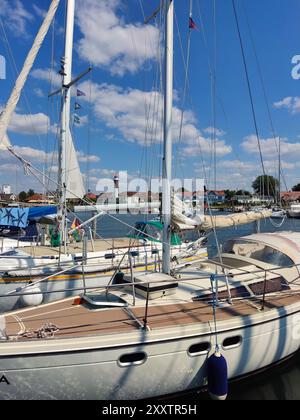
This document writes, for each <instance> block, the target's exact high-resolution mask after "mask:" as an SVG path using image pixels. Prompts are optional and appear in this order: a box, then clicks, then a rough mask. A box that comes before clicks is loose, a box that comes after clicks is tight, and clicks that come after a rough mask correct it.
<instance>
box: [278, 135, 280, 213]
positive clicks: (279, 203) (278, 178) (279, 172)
mask: <svg viewBox="0 0 300 420" xmlns="http://www.w3.org/2000/svg"><path fill="white" fill-rule="evenodd" d="M278 139H279V140H278V142H279V145H278V148H279V152H278V154H279V159H278V165H279V171H278V182H279V185H278V204H279V207H281V138H280V137H279V138H278Z"/></svg>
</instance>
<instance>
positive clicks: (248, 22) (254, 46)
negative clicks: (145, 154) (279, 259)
mask: <svg viewBox="0 0 300 420" xmlns="http://www.w3.org/2000/svg"><path fill="white" fill-rule="evenodd" d="M242 7H243V10H244V14H245V17H246V22H247V27H248V31H249V35H250V41H251V44H252V48H253V52H254V56H255V60H256V64H257V67H258V73H259V78H260V81H261V85H262V89H263V94H264V99H265V103H266V108H267V112H268V117H269V121H270V126H271V130H272V134H273V137H274V141H275V145H276V149H277V153H278V154H279V148H280V146H279V144H280V142H281V136H278V135H277V134H276V130H275V125H274V122H273V118H272V114H271V109H270V105H269V100H268V93H267V88H266V84H265V81H264V77H263V72H262V68H261V65H260V60H259V57H258V53H257V48H256V45H255V41H254V37H253V32H252V29H251V25H250V21H249V16H248V13H247V9H246V7H245V4H244V2H242ZM277 141H278V142H277ZM281 175H282V178H283V181H284V184H285V188H286V190H288V187H287V182H286V179H285V175H284V171H283V167H282V166H281Z"/></svg>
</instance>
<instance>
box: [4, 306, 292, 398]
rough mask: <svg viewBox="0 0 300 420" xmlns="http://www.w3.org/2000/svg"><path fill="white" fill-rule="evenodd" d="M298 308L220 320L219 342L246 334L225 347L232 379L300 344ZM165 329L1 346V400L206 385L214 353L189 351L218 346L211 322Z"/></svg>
mask: <svg viewBox="0 0 300 420" xmlns="http://www.w3.org/2000/svg"><path fill="white" fill-rule="evenodd" d="M293 306H294V308H293V311H289V310H288V309H287V308H281V309H278V311H276V312H277V314H275V315H274V311H272V312H273V314H272V315H270V314H269V315H265V314H263V315H262V316H260V319H257V320H256V321H255V322H254V321H249V320H247V319H243V322H241V321H239V322H237V320H235V321H234V322H230V323H227V324H225V323H224V322H222V323H221V324H218V330H219V333H218V339H219V343H220V344H222V343H224V341H225V340H226V339H228V338H232V337H240V338H241V340H240V343H239V344H238V345H235V346H231V347H230V346H229V347H227V348H224V347H223V349H222V353H223V355H224V357H225V358H226V360H227V363H228V372H229V379H235V378H239V377H242V376H245V375H249V374H251V373H253V372H256V371H258V370H261V369H265V368H267V367H268V366H272V365H273V364H274V363H277V362H279V361H281V360H283V359H285V358H287V357H289V356H290V355H292V354H294V353H295V352H296V351H297V350H298V349H299V346H300V318H299V312H300V304H299V305H297V306H298V307H297V308H296V307H295V305H293ZM163 331H164V330H161V331H156V332H147V333H145V332H140V334H139V336H133V335H128V334H127V335H126V337H125V336H124V338H122V336H120V337H118V343H116V341H115V339H114V338H113V337H112V336H107V337H103V336H102V337H98V338H97V337H94V338H93V337H90V339H87V338H85V340H84V341H81V339H78V340H74V339H72V340H71V339H70V340H55V339H54V340H46V342H45V340H42V341H43V343H41V344H40V342H39V341H37V342H36V343H34V344H33V343H32V342H31V343H28V342H27V343H26V342H25V344H24V342H23V343H22V342H20V343H19V342H16V343H9V342H3V343H0V378H1V377H2V378H3V379H2V380H1V382H0V398H1V399H3V400H4V399H61V400H66V399H72V400H73V399H80V400H86V399H96V400H122V399H128V400H130V399H132V400H135V399H143V398H149V397H158V396H164V395H168V394H175V393H180V392H186V391H189V390H194V389H201V388H203V387H205V386H206V385H207V374H206V361H207V358H208V356H209V354H208V353H207V352H206V353H202V354H195V355H191V354H190V353H189V349H190V348H191V346H192V345H195V344H199V343H207V342H209V343H211V346H213V343H214V335H213V334H212V333H211V330H209V327H208V325H206V324H204V323H201V324H199V325H198V328H197V327H194V328H193V330H192V329H190V330H189V331H186V332H185V333H183V329H182V328H181V329H179V330H176V329H172V330H168V332H166V331H165V333H164V332H163ZM197 331H198V332H197ZM35 346H36V349H35V350H34V347H35ZM29 349H30V350H29ZM212 350H213V347H211V351H212ZM136 352H144V354H145V356H146V357H145V360H144V361H143V362H142V363H140V364H136V365H134V364H132V365H130V366H122V365H121V364H120V358H121V357H122V356H124V355H125V354H132V353H136Z"/></svg>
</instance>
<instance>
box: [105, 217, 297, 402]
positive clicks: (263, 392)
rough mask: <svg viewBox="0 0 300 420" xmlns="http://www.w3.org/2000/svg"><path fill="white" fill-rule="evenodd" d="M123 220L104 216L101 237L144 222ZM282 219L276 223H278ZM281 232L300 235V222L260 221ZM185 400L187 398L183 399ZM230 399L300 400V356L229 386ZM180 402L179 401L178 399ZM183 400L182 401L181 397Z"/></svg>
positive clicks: (242, 231)
mask: <svg viewBox="0 0 300 420" xmlns="http://www.w3.org/2000/svg"><path fill="white" fill-rule="evenodd" d="M117 218H118V219H119V220H120V221H122V223H121V222H116V220H113V219H111V218H110V217H108V216H104V217H103V218H102V219H101V220H100V221H99V225H98V233H99V234H100V235H101V236H102V237H106V238H109V237H118V236H124V235H126V234H127V233H128V230H129V227H128V226H127V225H131V226H134V223H135V222H136V221H138V220H139V221H141V220H143V216H132V215H122V216H117ZM279 222H280V220H279V221H278V220H276V221H275V222H274V223H276V224H277V225H278V224H279ZM278 230H285V231H298V232H300V220H294V219H287V220H286V221H285V222H284V224H283V226H282V227H280V228H278V227H276V226H273V225H272V223H271V222H270V221H263V222H261V231H262V232H276V231H278ZM253 232H254V226H253V224H251V225H245V226H241V227H239V228H232V229H225V230H220V231H218V239H219V241H220V243H221V244H223V243H224V242H225V241H226V240H227V239H230V238H233V237H237V236H243V235H249V234H252V233H253ZM209 253H210V255H213V254H214V253H216V246H215V240H214V237H213V235H212V236H211V237H210V238H209ZM188 397H189V398H191V399H193V400H199V399H200V400H206V399H208V398H209V397H208V395H207V394H205V393H200V394H192V395H189V396H188ZM184 398H186V397H184ZM229 399H233V400H300V353H299V354H297V355H296V356H295V357H293V358H291V359H290V360H289V361H286V362H284V363H282V364H281V365H278V366H276V367H273V368H271V369H270V370H268V371H266V372H265V373H262V374H259V375H256V376H253V377H251V378H248V379H245V380H243V381H239V382H238V383H232V384H231V385H230V394H229ZM176 400H177V399H176ZM179 400H180V398H179Z"/></svg>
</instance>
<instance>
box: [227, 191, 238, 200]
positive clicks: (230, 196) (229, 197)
mask: <svg viewBox="0 0 300 420" xmlns="http://www.w3.org/2000/svg"><path fill="white" fill-rule="evenodd" d="M235 195H236V192H235V191H232V190H226V191H225V199H226V201H232V200H233V199H234V197H235Z"/></svg>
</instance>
